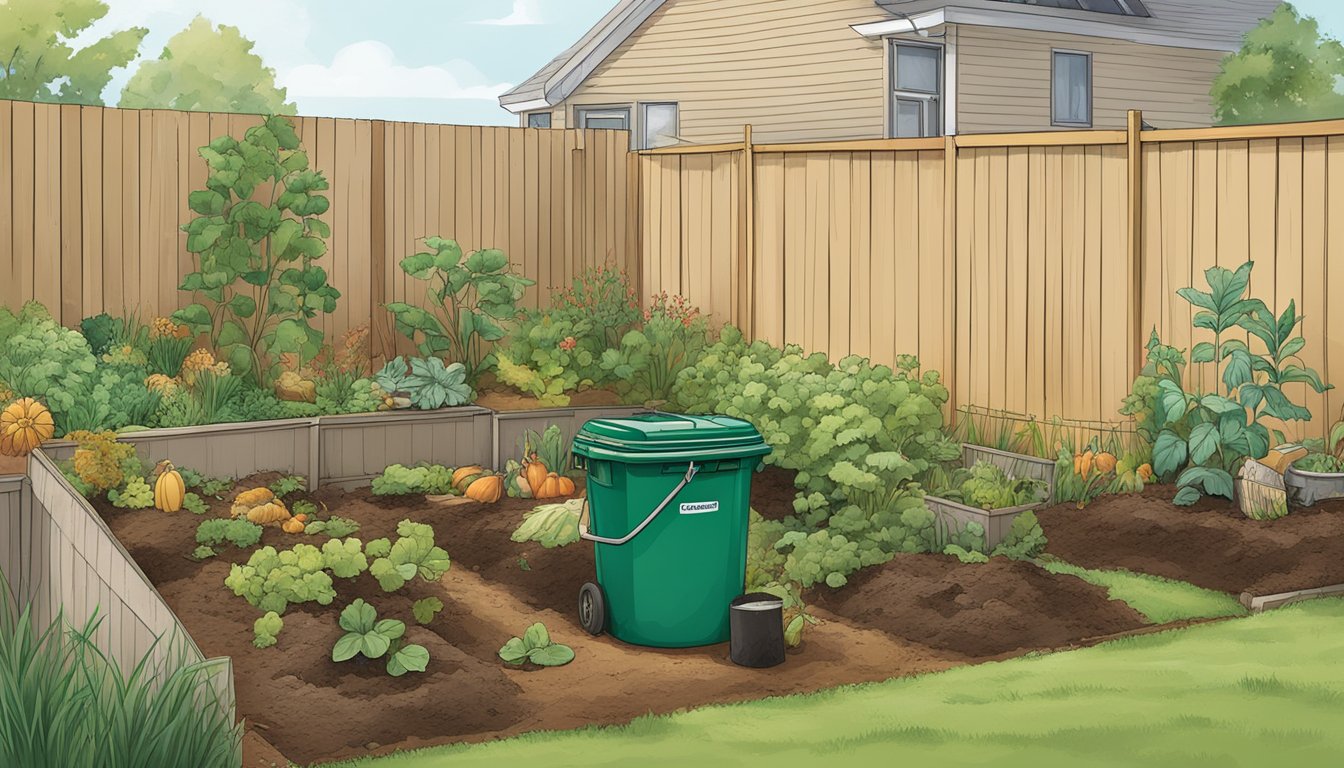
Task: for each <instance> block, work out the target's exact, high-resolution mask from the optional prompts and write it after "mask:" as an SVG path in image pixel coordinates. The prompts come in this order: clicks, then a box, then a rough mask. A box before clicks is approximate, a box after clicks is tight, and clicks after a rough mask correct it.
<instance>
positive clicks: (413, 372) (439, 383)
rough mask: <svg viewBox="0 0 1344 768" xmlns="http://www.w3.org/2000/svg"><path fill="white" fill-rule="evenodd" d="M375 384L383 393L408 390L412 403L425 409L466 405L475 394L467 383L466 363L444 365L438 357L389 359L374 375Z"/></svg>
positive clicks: (413, 405) (406, 392) (407, 394)
mask: <svg viewBox="0 0 1344 768" xmlns="http://www.w3.org/2000/svg"><path fill="white" fill-rule="evenodd" d="M374 383H376V384H377V385H378V387H379V389H381V390H382V391H384V392H388V393H394V392H396V393H405V396H406V397H408V398H410V401H411V406H412V407H414V408H418V409H420V410H422V411H432V410H434V409H436V408H451V407H454V406H458V405H466V404H467V403H470V402H471V401H472V398H474V397H475V392H473V391H472V388H471V385H469V384H468V383H467V368H466V366H464V365H463V364H462V363H452V364H451V365H445V364H444V362H443V360H441V359H440V358H437V357H413V358H411V359H410V360H407V359H406V358H404V357H398V358H394V359H392V360H389V361H388V362H387V364H386V365H384V366H383V368H382V370H380V371H378V373H377V375H376V376H374Z"/></svg>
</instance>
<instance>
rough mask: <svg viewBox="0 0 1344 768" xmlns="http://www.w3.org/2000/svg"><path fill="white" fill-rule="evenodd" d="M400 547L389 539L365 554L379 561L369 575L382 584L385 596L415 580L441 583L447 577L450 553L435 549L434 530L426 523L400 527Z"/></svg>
mask: <svg viewBox="0 0 1344 768" xmlns="http://www.w3.org/2000/svg"><path fill="white" fill-rule="evenodd" d="M397 534H398V536H399V538H398V539H397V541H396V543H395V544H394V543H392V542H390V541H389V540H388V539H374V540H373V541H370V542H369V543H368V546H367V547H366V548H365V553H366V554H367V555H368V556H369V557H375V558H377V559H375V560H374V561H373V562H372V563H371V564H370V565H369V575H371V576H373V577H374V578H375V579H377V580H378V585H379V586H380V587H382V588H383V591H384V592H395V591H397V590H398V589H401V588H402V587H403V586H405V585H406V582H408V581H410V580H411V579H413V578H415V576H416V574H419V575H420V578H422V579H424V580H425V581H437V580H438V579H439V577H441V576H443V574H445V573H447V571H448V567H449V565H450V560H449V558H448V553H447V552H445V551H444V550H443V549H442V548H440V547H436V546H434V529H433V528H431V527H430V526H428V525H425V524H424V523H416V522H412V521H410V520H402V521H401V522H400V523H399V524H397Z"/></svg>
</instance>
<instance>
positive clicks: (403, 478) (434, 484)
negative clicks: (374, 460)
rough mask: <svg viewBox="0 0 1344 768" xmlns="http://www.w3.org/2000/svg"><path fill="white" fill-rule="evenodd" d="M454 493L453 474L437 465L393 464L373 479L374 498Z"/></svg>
mask: <svg viewBox="0 0 1344 768" xmlns="http://www.w3.org/2000/svg"><path fill="white" fill-rule="evenodd" d="M449 493H453V472H452V470H450V469H448V468H447V467H441V466H438V465H437V464H418V465H416V466H414V467H404V466H402V465H400V464H393V465H391V466H389V467H387V468H386V469H384V470H383V474H382V475H380V476H379V477H375V478H374V479H373V495H374V496H412V495H419V494H424V495H426V496H443V495H446V494H449Z"/></svg>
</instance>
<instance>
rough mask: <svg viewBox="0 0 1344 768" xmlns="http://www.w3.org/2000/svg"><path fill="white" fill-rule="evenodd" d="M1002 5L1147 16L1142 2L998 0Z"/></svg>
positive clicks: (1108, 0)
mask: <svg viewBox="0 0 1344 768" xmlns="http://www.w3.org/2000/svg"><path fill="white" fill-rule="evenodd" d="M998 2H1001V3H1018V4H1019V5H1039V6H1041V7H1042V8H1068V9H1070V10H1075V11H1096V12H1097V13H1114V14H1117V15H1120V16H1147V15H1149V14H1148V9H1147V8H1144V7H1143V2H1142V0H998Z"/></svg>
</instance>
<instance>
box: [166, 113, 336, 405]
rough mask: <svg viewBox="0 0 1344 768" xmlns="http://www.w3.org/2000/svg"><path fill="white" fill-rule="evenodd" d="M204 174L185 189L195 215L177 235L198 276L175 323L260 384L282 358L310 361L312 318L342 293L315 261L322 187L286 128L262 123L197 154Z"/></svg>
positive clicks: (316, 334) (321, 231)
mask: <svg viewBox="0 0 1344 768" xmlns="http://www.w3.org/2000/svg"><path fill="white" fill-rule="evenodd" d="M199 154H200V156H201V157H202V158H203V159H204V160H205V163H206V166H207V168H208V170H209V173H208V175H207V176H206V181H205V189H202V190H198V191H196V192H192V193H191V194H190V195H189V196H188V198H187V201H188V205H189V206H190V208H191V210H192V211H193V212H194V213H195V214H196V217H195V218H193V219H192V220H191V221H190V222H188V223H187V224H184V225H183V226H182V231H184V232H186V233H187V250H188V251H189V252H191V253H192V254H195V258H196V264H195V266H196V270H195V271H193V272H191V273H189V274H187V275H186V276H185V277H184V278H183V279H182V283H181V285H180V288H181V290H183V291H188V292H190V293H191V294H192V296H193V298H194V299H195V301H194V303H192V304H190V305H188V306H186V307H183V308H182V309H180V310H178V311H177V312H175V313H173V317H172V319H173V321H174V322H176V323H181V324H183V325H186V326H187V327H188V328H189V329H190V330H191V332H192V333H193V334H201V333H208V334H209V335H210V343H211V344H212V345H213V346H214V348H215V349H216V350H217V351H218V353H219V355H220V357H221V359H223V360H226V361H227V362H228V363H229V366H230V368H231V369H232V370H233V372H235V373H238V374H240V375H241V374H251V375H252V376H253V377H254V378H255V380H256V382H257V383H258V384H262V385H264V384H265V382H266V381H267V379H268V377H269V375H270V374H271V373H272V370H271V369H272V367H273V366H274V364H275V363H274V361H276V360H278V359H279V357H280V355H283V354H287V353H290V354H293V353H297V354H299V355H300V356H301V357H302V359H304V360H308V359H311V358H313V357H314V356H315V355H317V353H318V352H319V350H320V349H321V346H322V331H321V321H320V319H318V316H319V315H321V314H330V313H331V312H333V311H335V309H336V300H337V299H338V298H340V295H341V294H340V292H339V291H337V290H336V289H335V288H333V287H332V286H330V285H328V284H327V272H326V270H325V269H323V268H322V267H319V266H317V265H316V263H315V262H316V261H317V260H318V259H319V258H321V257H322V255H323V254H325V253H326V252H327V246H326V243H325V242H324V240H323V239H324V238H327V237H330V236H331V230H330V228H329V227H328V226H327V225H326V223H325V222H323V221H321V220H319V219H318V218H317V217H318V216H320V215H322V214H323V213H326V211H327V208H328V207H329V202H328V200H327V198H326V197H325V196H323V195H321V194H319V193H320V192H322V191H323V190H325V189H327V180H326V178H325V177H324V176H323V175H322V173H321V172H320V171H316V170H312V169H311V168H309V166H308V156H307V154H306V153H304V151H303V150H301V149H300V148H299V137H298V134H297V133H295V131H294V126H293V125H292V124H291V123H290V122H289V121H288V120H286V119H285V118H282V117H269V118H267V119H266V121H265V122H264V123H262V124H261V125H258V126H255V127H253V128H251V129H249V130H248V131H247V133H246V134H245V135H244V136H243V140H242V141H238V140H237V139H234V138H233V137H231V136H221V137H219V138H217V139H215V140H214V141H212V142H210V144H209V145H208V146H205V147H201V149H200V151H199Z"/></svg>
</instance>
